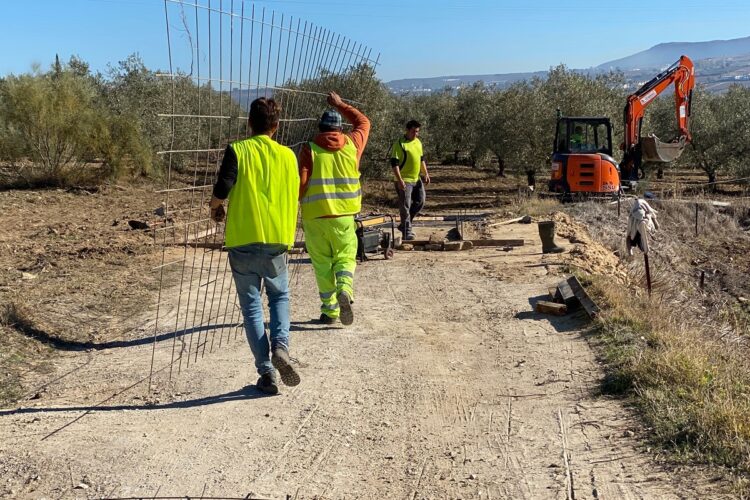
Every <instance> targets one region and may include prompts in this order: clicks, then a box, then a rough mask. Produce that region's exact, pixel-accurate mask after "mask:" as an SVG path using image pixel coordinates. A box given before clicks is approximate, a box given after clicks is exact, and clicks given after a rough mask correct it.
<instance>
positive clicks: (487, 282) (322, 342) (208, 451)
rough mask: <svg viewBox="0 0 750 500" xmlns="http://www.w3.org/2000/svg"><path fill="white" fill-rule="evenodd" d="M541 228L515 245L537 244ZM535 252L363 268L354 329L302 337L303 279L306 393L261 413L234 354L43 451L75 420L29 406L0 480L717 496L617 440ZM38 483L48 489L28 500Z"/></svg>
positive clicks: (324, 494)
mask: <svg viewBox="0 0 750 500" xmlns="http://www.w3.org/2000/svg"><path fill="white" fill-rule="evenodd" d="M516 229H517V228H516ZM522 229H523V228H522ZM532 229H535V228H531V229H529V228H525V229H524V230H526V231H529V232H528V234H525V233H521V234H522V237H524V238H525V239H528V240H531V239H532V236H533V237H534V238H535V236H534V235H533V231H532ZM518 234H519V233H518V232H515V233H514V235H513V237H517V235H518ZM524 234H525V235H524ZM496 236H497V237H503V236H504V235H502V234H497V235H496ZM537 247H538V245H536V244H534V245H528V246H527V247H523V251H519V252H518V253H516V254H500V255H498V253H497V252H495V251H493V250H492V249H479V250H474V251H472V252H461V253H436V254H428V253H421V252H412V253H399V254H397V255H396V257H395V259H393V260H391V261H388V262H383V261H371V262H367V263H365V264H362V265H360V266H359V267H358V271H357V282H356V297H355V299H356V302H355V305H354V307H355V318H356V319H355V323H354V325H353V326H352V327H351V328H340V327H333V328H328V327H323V326H320V325H316V324H313V323H311V322H309V319H311V318H316V317H317V316H318V314H319V311H318V303H317V293H316V291H315V285H314V278H313V275H312V271H311V269H310V268H309V266H308V267H305V268H304V269H301V271H302V272H301V275H300V277H299V284H298V285H297V286H295V287H294V288H293V296H292V304H293V325H292V327H293V334H292V335H293V337H292V355H293V356H295V357H298V358H300V360H301V361H302V362H303V363H304V366H301V367H300V370H301V372H302V375H303V381H302V384H301V385H300V386H298V387H296V388H293V389H290V388H283V387H282V394H281V395H280V396H276V397H258V396H259V394H258V393H257V392H255V391H254V389H252V387H246V386H248V385H251V384H253V383H254V382H255V379H256V376H255V375H254V370H253V366H252V360H251V355H250V352H249V349H248V347H247V345H246V343H245V341H244V339H243V338H242V337H241V336H240V337H239V338H238V339H237V340H236V341H235V340H232V341H231V342H230V343H229V344H228V345H226V346H224V347H226V348H224V347H223V348H222V349H219V350H216V351H214V352H213V353H211V354H210V355H208V354H207V355H206V357H205V358H204V359H203V360H200V359H199V362H198V363H196V364H194V365H191V367H190V369H187V370H183V371H182V373H180V374H179V376H177V377H175V378H174V380H173V381H172V382H169V383H167V382H166V381H165V380H164V379H162V378H160V379H158V380H156V383H155V387H156V388H157V390H158V391H159V392H158V394H155V395H154V396H151V397H152V398H154V399H153V400H152V401H144V400H143V399H136V396H138V397H141V398H143V396H142V395H137V394H129V395H124V396H123V398H122V399H121V400H118V401H117V402H116V403H117V404H116V405H114V407H113V408H111V409H109V410H107V411H95V412H92V413H91V414H89V415H87V416H86V418H85V419H84V421H83V422H85V425H76V426H72V427H70V428H68V429H66V430H65V431H63V432H61V433H59V434H58V435H56V436H55V438H54V439H52V440H49V441H42V442H40V441H39V437H40V435H43V434H44V433H45V432H49V431H50V430H51V429H53V428H54V427H55V426H59V425H62V424H63V423H64V422H65V421H67V420H70V419H71V418H72V417H73V416H75V415H77V413H76V412H72V411H52V409H51V408H50V406H51V405H48V402H47V401H46V398H47V396H43V397H42V398H41V399H40V400H35V401H28V402H26V403H25V404H28V405H29V406H30V407H31V406H32V405H33V406H36V407H37V408H36V409H34V408H30V409H31V410H34V411H36V413H33V414H28V413H10V414H5V415H1V414H0V420H2V424H3V425H0V467H5V468H7V469H8V471H9V472H8V477H10V478H11V481H10V483H9V484H10V485H11V486H10V487H12V488H14V489H15V491H16V492H17V493H19V495H18V496H55V497H63V498H65V497H74V496H76V491H74V490H72V489H71V484H70V475H71V474H70V472H69V471H68V465H69V464H70V465H71V466H72V469H73V475H74V476H75V477H74V479H75V480H78V479H80V478H81V477H83V475H85V477H86V481H87V484H90V485H91V488H90V489H89V490H87V494H90V495H91V496H106V495H107V494H110V495H111V494H112V493H111V492H112V491H114V492H115V494H116V495H118V496H153V495H154V493H155V492H156V491H158V492H159V495H165V496H169V495H178V496H179V495H182V496H184V495H188V494H189V495H192V496H197V495H199V494H201V492H205V495H206V496H220V495H225V496H244V495H246V494H248V493H253V494H254V495H256V496H262V497H266V498H287V495H289V497H291V498H297V499H310V498H318V499H339V498H405V499H421V498H459V497H460V498H465V499H468V498H476V499H479V498H482V499H485V498H493V499H500V498H514V499H515V498H527V499H535V498H565V496H566V494H567V495H568V496H570V495H571V494H574V495H575V498H576V499H578V500H581V499H584V498H679V497H680V496H694V495H696V494H700V495H704V496H706V495H708V494H709V493H707V492H711V485H709V484H708V483H706V482H702V481H700V480H696V481H692V482H691V483H690V485H688V486H684V485H683V484H682V483H681V478H680V477H674V475H672V474H670V471H669V470H668V469H665V468H664V467H662V466H658V465H655V464H654V462H653V461H652V460H651V459H650V458H649V456H648V455H647V454H645V453H643V452H640V451H638V448H637V443H635V442H634V441H633V438H632V437H630V436H627V435H626V433H625V432H624V431H626V430H628V429H630V428H632V427H633V426H634V425H635V424H634V422H632V421H631V419H630V417H629V416H628V414H627V413H626V412H625V411H624V410H623V409H622V407H621V406H620V404H619V403H618V402H616V401H612V400H610V399H607V398H604V397H601V396H599V395H597V394H596V391H595V388H596V386H597V384H598V381H599V380H600V377H601V372H600V370H599V368H598V366H597V364H596V360H595V357H594V354H593V353H592V352H591V350H590V348H589V346H588V344H587V341H586V340H585V339H584V338H583V337H582V335H581V331H580V329H581V327H582V326H584V324H583V322H582V318H581V317H579V316H575V315H573V316H571V317H567V318H548V317H542V316H539V315H536V314H535V313H533V312H531V310H532V308H531V304H530V302H529V299H530V298H532V297H536V296H539V295H542V294H544V293H545V290H546V287H547V285H550V284H552V283H554V282H555V281H556V280H557V279H558V278H557V277H556V276H554V275H550V276H547V275H546V274H540V273H539V271H538V268H536V267H531V268H530V267H526V266H528V265H536V264H538V263H539V261H540V255H539V254H534V252H535V251H537V252H538V249H537ZM169 348H171V344H170V345H167V344H164V345H162V344H159V345H158V346H157V349H156V357H157V361H159V362H163V361H165V360H166V361H167V362H168V361H169V356H170V353H169ZM150 354H151V351H150V346H141V347H133V348H127V349H116V350H113V351H111V352H109V353H108V355H107V356H106V357H99V356H97V357H95V359H94V361H92V363H90V365H88V366H87V367H86V369H83V370H81V371H80V373H77V374H76V377H75V380H71V379H70V378H68V379H63V381H61V382H60V383H59V385H57V386H55V387H56V388H55V389H54V391H52V390H51V392H54V398H55V404H63V403H67V404H70V405H75V406H87V405H90V404H91V402H92V401H94V402H95V401H97V400H99V399H102V396H106V395H109V394H111V393H112V392H113V390H114V389H116V388H118V387H121V386H122V385H125V382H127V381H128V380H130V379H131V378H133V377H134V374H136V373H141V372H142V370H144V369H146V368H147V367H148V362H149V359H150ZM65 363H67V364H70V365H71V366H72V365H73V364H74V363H80V358H76V357H71V358H70V359H69V360H66V361H65ZM65 368H66V366H61V367H60V370H61V371H64V369H65ZM44 408H47V410H44ZM31 417H34V418H38V419H39V420H38V421H36V422H34V423H29V421H30V419H31ZM558 419H561V420H564V422H565V426H564V429H565V433H564V434H565V444H564V445H563V444H562V443H561V433H562V431H561V426H560V425H559V423H558ZM31 429H34V430H33V431H30V430H31ZM19 431H24V432H19ZM563 449H565V450H567V453H563ZM566 457H567V458H569V460H568V464H567V467H566V464H565V458H566ZM112 464H115V465H116V467H113V466H112ZM3 470H4V469H3ZM34 470H43V471H44V473H43V474H42V475H41V479H40V480H37V481H31V482H29V483H28V484H27V483H26V481H27V480H29V477H30V475H31V474H32V473H33V471H34ZM698 479H700V478H698ZM571 480H572V486H573V488H572V492H573V493H570V488H569V487H567V486H566V484H567V485H569V484H570V482H571ZM0 487H3V486H2V485H0ZM566 491H567V492H568V493H566Z"/></svg>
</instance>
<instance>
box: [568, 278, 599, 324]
mask: <svg viewBox="0 0 750 500" xmlns="http://www.w3.org/2000/svg"><path fill="white" fill-rule="evenodd" d="M568 285H570V289H571V290H572V291H573V293H574V294H575V296H576V298H577V299H578V302H580V303H581V306H583V308H584V309H585V310H586V314H588V315H589V318H591V319H594V318H596V317H597V316H598V315H599V306H597V305H596V304H595V303H594V301H593V300H591V297H589V294H588V293H586V289H584V288H583V285H581V283H580V282H579V281H578V278H576V277H575V276H571V277H570V278H568Z"/></svg>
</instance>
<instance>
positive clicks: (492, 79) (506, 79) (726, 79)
mask: <svg viewBox="0 0 750 500" xmlns="http://www.w3.org/2000/svg"><path fill="white" fill-rule="evenodd" d="M683 54H685V55H687V56H688V57H690V58H691V59H692V60H693V62H695V63H696V76H697V81H698V83H701V84H704V85H705V86H706V88H708V89H709V90H711V91H716V92H720V91H722V90H725V89H726V87H727V86H728V85H730V84H732V83H740V84H743V85H748V86H750V36H748V37H744V38H734V39H731V40H712V41H706V42H669V43H660V44H658V45H654V46H653V47H651V48H650V49H647V50H643V51H641V52H638V53H636V54H632V55H630V56H627V57H623V58H620V59H614V60H612V61H608V62H605V63H602V64H599V65H598V66H594V67H591V68H586V69H577V70H574V71H578V72H580V73H584V74H589V75H595V74H598V73H603V72H608V71H622V72H623V73H624V75H625V78H626V80H627V81H628V86H629V87H636V86H637V85H638V84H639V83H641V82H643V81H646V80H648V79H650V78H651V77H652V76H653V75H654V74H655V72H657V71H659V70H661V69H663V68H664V67H666V66H668V65H669V64H671V63H673V62H675V61H676V60H677V59H679V57H680V56H681V55H683ZM546 75H547V71H534V72H526V73H499V74H488V75H454V76H437V77H428V78H403V79H399V80H392V81H390V82H387V83H386V85H387V86H388V87H389V88H390V89H391V91H392V92H395V93H398V94H404V93H431V92H435V91H440V90H443V89H445V88H446V87H447V88H450V89H452V90H455V89H458V88H461V87H465V86H467V85H471V84H473V83H475V82H479V81H482V82H484V84H485V85H487V86H494V87H496V88H500V89H502V88H506V87H508V86H510V85H512V84H513V83H516V82H519V81H523V80H529V79H531V78H533V77H535V76H538V77H544V76H546Z"/></svg>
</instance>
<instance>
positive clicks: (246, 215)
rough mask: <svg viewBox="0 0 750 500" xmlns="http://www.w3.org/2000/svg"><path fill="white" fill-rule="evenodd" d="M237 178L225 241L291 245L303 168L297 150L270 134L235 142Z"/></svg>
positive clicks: (234, 245)
mask: <svg viewBox="0 0 750 500" xmlns="http://www.w3.org/2000/svg"><path fill="white" fill-rule="evenodd" d="M232 150H234V154H235V155H236V156H237V180H236V182H235V184H234V186H232V190H231V191H230V192H229V208H228V209H227V225H226V239H225V245H226V246H227V247H238V246H242V245H248V244H250V243H265V244H279V245H286V246H287V247H291V246H292V245H294V236H295V232H296V229H297V207H298V201H297V199H298V198H299V172H298V171H297V158H296V157H295V155H294V152H293V151H292V150H291V149H289V148H288V147H286V146H282V145H281V144H279V143H277V142H276V141H274V140H273V139H271V138H270V137H269V136H267V135H256V136H253V137H250V138H249V139H245V140H242V141H237V142H233V143H232Z"/></svg>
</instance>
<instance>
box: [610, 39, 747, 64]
mask: <svg viewBox="0 0 750 500" xmlns="http://www.w3.org/2000/svg"><path fill="white" fill-rule="evenodd" d="M683 54H685V55H687V56H688V57H690V58H691V59H692V60H693V61H697V60H700V59H711V58H726V57H734V56H741V55H747V54H750V36H748V37H745V38H734V39H731V40H712V41H708V42H670V43H660V44H658V45H654V46H653V47H651V48H650V49H648V50H644V51H641V52H638V53H636V54H633V55H630V56H627V57H623V58H621V59H615V60H613V61H608V62H605V63H603V64H600V65H599V66H597V67H596V69H598V70H600V71H610V70H621V71H631V70H637V69H650V68H661V67H663V66H666V65H668V64H671V63H673V62H674V61H676V60H677V59H679V57H680V56H681V55H683Z"/></svg>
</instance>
